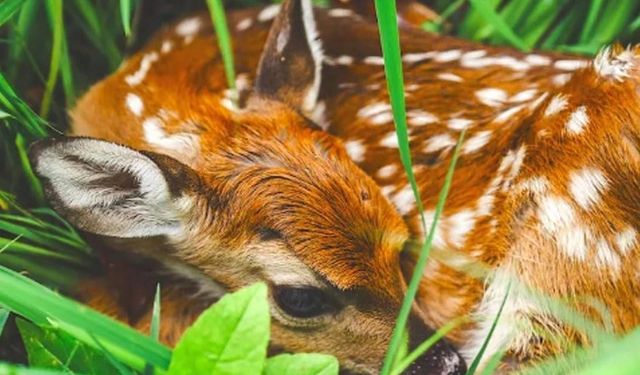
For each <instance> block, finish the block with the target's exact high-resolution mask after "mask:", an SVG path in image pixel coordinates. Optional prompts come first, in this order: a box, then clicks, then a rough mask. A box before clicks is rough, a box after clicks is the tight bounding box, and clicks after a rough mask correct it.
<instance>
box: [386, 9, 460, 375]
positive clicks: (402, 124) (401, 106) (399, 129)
mask: <svg viewBox="0 0 640 375" xmlns="http://www.w3.org/2000/svg"><path fill="white" fill-rule="evenodd" d="M375 9H376V15H377V17H378V30H379V33H380V43H381V46H382V53H383V57H384V71H385V75H386V79H387V89H388V91H389V97H390V99H391V108H392V112H393V119H394V123H395V128H396V134H397V136H398V145H399V149H400V160H401V161H402V165H403V166H404V170H405V173H406V175H407V178H408V179H409V183H410V185H411V189H412V191H413V194H414V197H415V199H416V205H417V207H418V212H419V213H420V217H421V220H422V227H423V231H424V232H425V233H426V229H427V225H426V219H425V217H424V207H423V205H422V199H421V197H420V193H419V189H418V184H417V182H416V179H415V175H414V173H413V168H412V162H411V152H410V149H409V135H408V130H407V123H406V107H405V102H404V82H403V75H402V61H401V57H400V56H401V53H400V36H399V33H398V20H397V17H396V14H397V11H396V6H395V1H384V0H375ZM464 134H465V132H464V130H463V131H462V132H461V133H460V139H459V140H458V144H457V146H456V149H455V151H454V154H453V157H452V160H451V165H450V167H449V170H448V171H447V176H446V178H445V182H444V186H443V188H442V190H441V192H440V196H439V199H438V204H437V206H436V212H435V215H434V220H433V223H432V225H431V229H430V231H429V235H428V236H427V239H426V240H425V242H424V245H423V247H422V249H421V251H420V255H419V257H418V261H417V262H416V266H415V268H414V272H413V275H412V277H411V281H410V282H409V286H408V288H407V293H406V295H405V297H404V300H403V302H402V306H401V308H400V312H399V314H398V318H397V320H396V324H395V327H394V329H393V333H392V336H391V340H390V342H389V347H388V350H387V353H386V355H385V359H384V363H383V367H382V371H381V374H382V375H388V374H389V373H390V371H391V367H392V366H393V363H395V358H396V355H397V353H398V349H399V347H400V344H401V341H402V337H403V331H404V329H405V327H406V324H407V319H408V317H409V313H410V311H411V305H412V303H413V300H414V298H415V296H416V293H417V291H418V285H419V283H420V280H421V276H422V273H423V269H424V267H425V265H426V262H427V259H428V257H429V251H430V249H431V243H432V242H433V238H434V235H435V224H437V222H438V219H439V217H440V213H441V211H442V209H443V208H444V202H445V200H446V196H447V194H448V190H449V187H450V185H451V179H452V178H453V170H454V168H455V163H456V161H457V159H458V153H459V151H460V146H461V143H462V139H463V137H464Z"/></svg>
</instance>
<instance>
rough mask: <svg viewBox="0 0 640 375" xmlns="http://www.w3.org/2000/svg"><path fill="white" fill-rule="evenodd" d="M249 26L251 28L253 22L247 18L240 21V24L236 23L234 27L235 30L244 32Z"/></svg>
mask: <svg viewBox="0 0 640 375" xmlns="http://www.w3.org/2000/svg"><path fill="white" fill-rule="evenodd" d="M251 26H253V20H252V19H251V18H248V17H247V18H245V19H243V20H240V22H238V24H237V25H236V30H238V31H245V30H247V29H248V28H250V27H251Z"/></svg>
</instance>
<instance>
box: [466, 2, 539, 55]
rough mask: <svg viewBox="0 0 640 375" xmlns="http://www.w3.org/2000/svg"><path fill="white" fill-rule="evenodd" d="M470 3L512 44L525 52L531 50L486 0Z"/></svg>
mask: <svg viewBox="0 0 640 375" xmlns="http://www.w3.org/2000/svg"><path fill="white" fill-rule="evenodd" d="M469 3H470V4H471V6H472V7H473V8H474V9H475V10H477V11H478V13H479V14H480V15H481V16H482V17H483V18H484V19H485V20H486V21H487V23H489V24H491V25H493V27H494V28H495V30H496V31H497V32H498V33H499V34H500V35H501V36H502V37H503V38H504V39H505V40H506V41H508V42H509V43H510V44H511V45H512V46H514V47H516V48H518V49H520V50H522V51H525V52H528V51H530V49H529V47H528V46H527V44H526V43H525V42H523V41H522V39H520V37H518V36H517V35H516V34H515V33H514V32H513V30H512V29H511V28H510V27H509V25H507V23H506V22H505V20H504V19H503V18H502V17H501V16H500V15H499V14H498V13H497V12H496V10H495V9H494V8H493V7H492V6H491V5H490V4H489V3H488V2H487V1H486V0H469Z"/></svg>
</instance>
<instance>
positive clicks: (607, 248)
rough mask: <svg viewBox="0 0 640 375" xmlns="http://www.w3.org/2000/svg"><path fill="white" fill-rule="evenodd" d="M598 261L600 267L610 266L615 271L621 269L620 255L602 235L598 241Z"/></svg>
mask: <svg viewBox="0 0 640 375" xmlns="http://www.w3.org/2000/svg"><path fill="white" fill-rule="evenodd" d="M596 262H597V264H598V266H600V267H610V268H611V269H613V270H614V271H618V270H619V269H620V256H618V254H616V252H615V251H614V250H613V249H612V248H611V245H610V244H609V242H608V241H607V240H606V239H604V238H603V237H600V238H599V239H598V242H597V243H596Z"/></svg>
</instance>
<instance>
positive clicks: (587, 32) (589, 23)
mask: <svg viewBox="0 0 640 375" xmlns="http://www.w3.org/2000/svg"><path fill="white" fill-rule="evenodd" d="M603 5H604V1H603V0H592V1H591V5H590V6H589V13H587V20H586V21H585V23H584V26H583V28H582V32H581V33H580V43H582V44H586V43H588V42H589V40H590V39H591V37H592V34H593V29H594V27H595V25H596V20H597V19H598V18H599V17H601V12H602V6H603Z"/></svg>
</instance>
